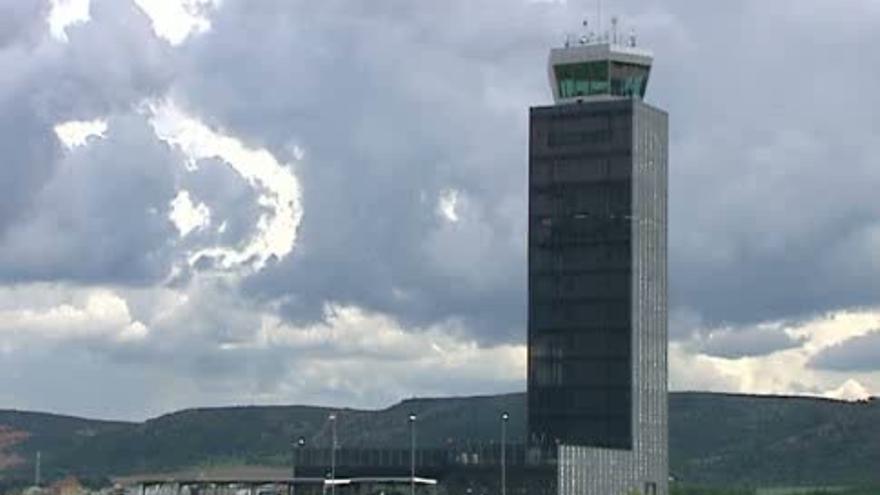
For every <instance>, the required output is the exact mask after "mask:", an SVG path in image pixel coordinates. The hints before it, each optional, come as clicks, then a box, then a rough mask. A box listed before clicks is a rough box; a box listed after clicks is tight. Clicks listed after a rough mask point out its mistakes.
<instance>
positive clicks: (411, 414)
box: [409, 413, 416, 423]
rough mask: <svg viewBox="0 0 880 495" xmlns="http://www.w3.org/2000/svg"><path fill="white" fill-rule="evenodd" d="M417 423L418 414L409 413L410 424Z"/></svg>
mask: <svg viewBox="0 0 880 495" xmlns="http://www.w3.org/2000/svg"><path fill="white" fill-rule="evenodd" d="M415 421H416V413H409V422H410V423H414V422H415Z"/></svg>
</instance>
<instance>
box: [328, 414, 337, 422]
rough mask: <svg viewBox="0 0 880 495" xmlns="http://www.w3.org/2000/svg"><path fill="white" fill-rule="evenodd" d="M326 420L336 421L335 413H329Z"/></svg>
mask: <svg viewBox="0 0 880 495" xmlns="http://www.w3.org/2000/svg"><path fill="white" fill-rule="evenodd" d="M328 419H330V421H336V413H330V416H328Z"/></svg>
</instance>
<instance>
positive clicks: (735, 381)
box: [669, 309, 880, 400]
mask: <svg viewBox="0 0 880 495" xmlns="http://www.w3.org/2000/svg"><path fill="white" fill-rule="evenodd" d="M878 323H880V309H864V310H860V311H838V312H833V313H829V314H828V315H823V316H820V317H817V318H814V319H812V320H807V321H803V322H799V323H795V324H787V325H785V324H783V323H782V322H764V323H762V324H759V325H758V326H757V327H756V328H762V329H768V328H777V329H782V328H783V327H785V328H784V330H785V333H786V334H787V335H789V336H791V337H792V338H796V339H799V343H798V345H796V346H794V347H786V348H783V349H781V350H778V351H776V352H771V353H769V354H766V355H760V356H744V357H738V358H736V357H718V356H709V355H706V354H703V353H702V352H701V350H700V349H701V346H700V345H699V343H698V342H699V341H700V340H701V337H699V333H696V334H694V336H693V337H692V340H691V341H682V342H672V343H671V344H670V347H669V361H670V388H671V389H674V390H682V389H687V390H711V391H718V392H737V393H748V394H794V395H801V394H805V395H812V396H825V397H834V398H843V399H847V400H851V399H859V398H864V397H865V396H868V395H871V394H874V395H880V372H876V371H872V370H867V371H854V372H840V371H829V370H821V369H815V368H814V367H812V366H810V362H811V360H812V359H813V358H814V357H815V356H816V355H818V354H819V353H820V352H822V351H823V350H825V349H828V348H829V347H832V346H834V345H836V344H839V343H841V342H844V341H846V340H848V339H850V338H853V337H858V336H862V335H865V334H867V333H869V332H870V331H871V330H872V329H874V328H877V327H878V326H880V325H878ZM728 331H730V332H735V330H730V329H727V330H725V332H728ZM695 342H697V344H695ZM738 345H739V344H738ZM841 382H843V385H841Z"/></svg>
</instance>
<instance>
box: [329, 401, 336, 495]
mask: <svg viewBox="0 0 880 495" xmlns="http://www.w3.org/2000/svg"><path fill="white" fill-rule="evenodd" d="M330 431H331V432H332V436H333V445H331V446H330V493H332V494H333V495H336V413H330Z"/></svg>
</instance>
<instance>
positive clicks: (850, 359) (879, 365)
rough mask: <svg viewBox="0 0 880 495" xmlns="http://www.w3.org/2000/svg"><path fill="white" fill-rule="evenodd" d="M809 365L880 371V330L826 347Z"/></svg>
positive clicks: (826, 368)
mask: <svg viewBox="0 0 880 495" xmlns="http://www.w3.org/2000/svg"><path fill="white" fill-rule="evenodd" d="M808 365H809V366H810V367H811V368H814V369H818V370H828V371H850V372H852V371H880V330H873V331H871V332H869V333H867V334H865V335H861V336H859V337H853V338H851V339H848V340H844V341H843V342H841V343H839V344H837V345H833V346H831V347H829V348H827V349H824V350H822V351H821V352H820V353H819V354H816V355H815V356H814V357H813V358H812V359H811V360H810V362H809V364H808Z"/></svg>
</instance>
